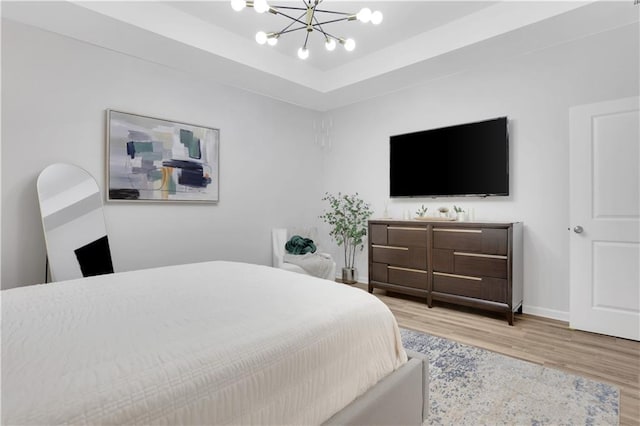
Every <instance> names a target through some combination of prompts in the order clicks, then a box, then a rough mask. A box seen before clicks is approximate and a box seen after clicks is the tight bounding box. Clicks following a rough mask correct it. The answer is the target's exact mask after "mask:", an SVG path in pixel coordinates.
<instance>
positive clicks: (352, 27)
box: [167, 0, 495, 71]
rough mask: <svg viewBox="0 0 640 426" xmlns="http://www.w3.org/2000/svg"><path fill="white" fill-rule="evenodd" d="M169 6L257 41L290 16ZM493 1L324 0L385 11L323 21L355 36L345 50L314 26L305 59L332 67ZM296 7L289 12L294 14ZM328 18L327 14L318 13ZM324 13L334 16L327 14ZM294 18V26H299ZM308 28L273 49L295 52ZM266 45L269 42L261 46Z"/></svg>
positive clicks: (353, 9) (351, 9) (352, 9)
mask: <svg viewBox="0 0 640 426" xmlns="http://www.w3.org/2000/svg"><path fill="white" fill-rule="evenodd" d="M272 3H273V4H274V5H284V6H296V7H304V4H303V0H297V1H279V0H274V1H273V2H272ZM167 4H168V5H170V6H171V7H174V8H176V9H178V10H181V11H183V12H185V13H188V14H190V15H193V16H196V17H199V18H200V19H202V20H203V21H205V22H207V23H209V24H211V25H215V26H217V27H221V28H224V29H225V30H227V31H230V32H232V33H235V34H237V35H238V36H240V37H242V38H246V39H247V40H250V42H252V43H255V41H254V36H255V34H256V33H257V32H258V31H265V32H272V31H277V30H281V29H282V28H284V27H285V26H287V25H289V24H290V23H291V21H290V20H289V19H287V18H285V17H282V16H276V15H273V14H269V13H264V14H259V13H256V12H255V11H254V10H253V9H251V8H245V9H244V10H242V11H241V12H236V11H234V10H233V9H232V8H231V7H230V5H229V1H183V2H170V3H167ZM492 4H495V2H485V1H448V2H446V1H429V2H427V1H424V2H417V1H375V2H353V1H336V0H325V1H324V2H323V3H322V4H321V5H320V7H319V9H326V10H332V11H339V12H348V13H352V14H353V13H357V12H358V11H359V10H360V9H361V8H363V7H365V6H367V7H369V8H370V9H372V10H379V11H381V12H382V13H383V15H384V20H383V23H382V24H380V25H376V26H374V25H373V24H371V23H369V24H363V23H362V22H360V21H350V22H337V23H333V24H329V25H327V26H326V27H325V31H328V32H330V33H334V34H335V35H336V36H338V37H343V38H349V37H350V38H353V39H354V40H356V42H357V48H356V49H355V50H354V51H352V52H347V51H346V50H344V49H342V48H337V49H336V50H335V51H333V52H328V51H327V50H326V49H325V48H324V37H323V36H322V34H320V33H318V32H315V33H312V34H310V35H309V37H310V38H309V45H308V48H309V51H310V56H309V58H308V59H307V60H306V62H307V63H309V64H310V65H311V66H312V67H314V68H317V69H319V70H322V71H326V70H329V69H332V68H336V67H338V66H340V65H344V64H345V63H348V62H351V61H354V60H357V59H360V58H362V57H363V56H366V55H368V54H370V53H373V52H375V51H377V50H380V49H382V48H385V47H389V46H391V45H393V44H396V43H401V42H403V41H405V40H407V39H408V38H410V37H413V36H416V35H418V34H421V33H424V32H427V31H430V30H433V29H434V28H437V27H439V26H441V25H444V24H448V23H449V22H451V21H454V20H455V19H458V18H460V17H461V16H466V15H469V14H472V13H474V12H476V11H478V10H480V9H483V8H486V7H489V6H491V5H492ZM299 14H300V12H297V14H296V13H291V15H296V17H298V15H299ZM322 18H323V20H326V19H324V18H327V16H326V15H325V16H322ZM327 19H336V17H329V18H327ZM299 26H300V25H299V24H296V25H295V27H299ZM305 35H306V31H304V30H301V31H298V32H295V33H292V34H288V35H283V36H282V38H281V39H280V40H279V42H278V44H277V45H276V46H275V47H272V48H271V49H274V50H276V51H278V52H280V53H282V54H283V55H288V56H291V57H296V54H297V51H298V48H299V47H301V46H302V44H303V43H304V38H305ZM264 49H269V47H266V46H265V47H264Z"/></svg>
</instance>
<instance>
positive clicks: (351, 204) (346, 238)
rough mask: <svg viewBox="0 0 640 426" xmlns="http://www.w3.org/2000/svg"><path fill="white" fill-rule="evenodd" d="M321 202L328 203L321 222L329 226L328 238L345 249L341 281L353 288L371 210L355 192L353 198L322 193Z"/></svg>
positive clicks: (340, 194) (346, 195)
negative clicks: (358, 258) (359, 252)
mask: <svg viewBox="0 0 640 426" xmlns="http://www.w3.org/2000/svg"><path fill="white" fill-rule="evenodd" d="M322 200H323V201H328V202H329V206H330V207H331V210H329V211H325V212H324V214H322V215H321V216H320V219H322V220H324V221H325V223H327V224H328V225H330V226H331V231H330V232H329V234H330V235H331V237H332V238H333V239H334V240H335V241H336V243H337V244H338V245H339V246H341V245H344V268H342V281H343V282H345V283H347V284H354V283H356V282H357V281H358V278H357V270H356V268H355V266H354V265H355V260H356V250H357V249H358V248H359V249H360V251H362V250H363V249H364V237H365V236H366V235H367V220H368V219H369V218H370V217H371V215H372V214H373V211H371V206H370V205H369V204H368V203H365V202H364V201H363V200H362V199H361V198H360V197H359V195H358V193H357V192H356V193H355V194H354V195H349V194H344V195H343V194H342V193H340V192H338V195H333V194H329V193H325V196H324V197H323V198H322Z"/></svg>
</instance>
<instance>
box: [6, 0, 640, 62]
mask: <svg viewBox="0 0 640 426" xmlns="http://www.w3.org/2000/svg"><path fill="white" fill-rule="evenodd" d="M0 1H2V0H0ZM269 1H270V0H269ZM275 1H277V0H275ZM300 1H301V2H302V5H303V6H304V7H300V6H289V5H281V6H277V5H269V3H268V0H231V7H232V8H233V9H234V10H236V11H238V12H239V11H241V10H242V9H243V8H245V7H251V8H254V9H255V11H256V12H258V13H265V12H269V13H270V14H272V15H281V16H283V17H285V18H287V19H288V20H289V21H290V22H289V23H288V25H286V26H284V27H282V29H281V30H280V31H277V32H271V33H266V32H264V31H258V32H257V33H256V36H255V39H256V41H257V42H258V43H259V44H269V45H270V46H275V45H276V44H277V43H278V38H279V37H280V36H281V35H283V34H288V33H293V32H297V31H301V30H305V29H306V35H305V38H304V45H303V46H302V47H301V48H300V49H298V57H299V58H300V59H307V58H308V57H309V51H308V49H307V46H308V44H309V34H310V33H312V32H313V31H317V32H319V33H321V34H322V36H323V37H324V39H325V47H326V48H327V50H328V51H333V50H334V49H335V48H336V45H337V43H336V42H339V43H340V44H342V45H343V46H344V49H345V50H347V51H349V52H351V51H352V50H353V49H354V48H355V46H356V43H355V41H354V40H353V39H352V38H342V37H337V36H335V35H333V34H331V33H329V32H327V31H325V27H326V26H328V25H330V24H334V23H336V22H344V21H355V20H358V21H361V22H363V23H367V22H371V23H373V25H378V24H380V23H381V22H382V19H383V17H382V12H380V11H379V10H376V11H373V12H372V11H371V9H369V8H367V7H365V8H362V9H361V10H360V11H359V12H358V13H348V12H340V11H335V10H326V9H324V8H322V9H321V4H322V3H323V1H324V0H300ZM638 1H640V0H638ZM298 4H299V3H298ZM296 10H297V11H298V13H300V16H298V17H296V16H293V14H289V13H291V12H293V11H296ZM289 11H291V12H289ZM293 13H295V12H293ZM295 14H297V13H295ZM318 14H327V15H328V16H323V17H322V18H327V17H328V18H329V19H328V20H325V21H322V22H321V20H320V15H318ZM334 18H335V19H334ZM295 24H298V25H299V27H294V26H295Z"/></svg>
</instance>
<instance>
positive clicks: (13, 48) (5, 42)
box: [2, 21, 322, 288]
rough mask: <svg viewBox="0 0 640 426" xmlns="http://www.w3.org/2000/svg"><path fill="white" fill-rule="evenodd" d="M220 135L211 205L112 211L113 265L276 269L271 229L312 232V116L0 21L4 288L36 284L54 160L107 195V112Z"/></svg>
mask: <svg viewBox="0 0 640 426" xmlns="http://www.w3.org/2000/svg"><path fill="white" fill-rule="evenodd" d="M108 108H113V109H118V110H121V111H127V112H135V113H140V114H144V115H149V116H156V117H161V118H169V119H175V120H177V121H184V122H189V123H196V124H202V125H205V126H211V127H216V128H219V129H220V135H221V136H220V137H221V142H220V169H221V175H220V202H219V204H218V205H209V204H207V205H194V204H188V205H177V204H171V205H157V204H129V203H120V204H107V205H106V208H105V215H106V222H107V229H108V232H109V239H110V244H111V250H112V254H113V260H114V266H115V267H116V269H117V270H120V271H124V270H131V269H140V268H148V267H154V266H160V265H168V264H177V263H186V262H196V261H204V260H211V259H227V260H242V261H248V262H254V263H261V264H270V262H271V248H270V247H271V245H270V244H271V242H270V241H271V236H270V229H271V227H273V226H303V225H309V224H310V223H314V222H315V221H316V219H317V216H318V215H319V214H320V211H321V201H320V198H321V196H322V191H321V184H322V182H321V179H319V178H317V176H318V175H319V173H320V168H321V163H320V162H319V161H317V160H314V158H317V157H318V155H319V148H318V147H317V145H314V144H313V125H312V121H313V114H312V112H311V111H309V110H305V109H302V108H299V107H295V106H291V105H288V104H285V103H282V102H278V101H275V100H271V99H268V98H265V97H261V96H257V95H254V94H251V93H248V92H244V91H240V90H237V89H233V88H229V87H225V86H221V85H215V84H210V83H206V84H205V83H204V82H202V81H198V80H197V79H194V78H193V77H191V76H189V75H186V74H184V73H180V72H177V71H175V70H172V69H169V68H167V67H163V66H159V65H156V64H153V63H149V62H144V61H141V60H138V59H136V58H133V57H129V56H125V55H122V54H119V53H116V52H113V51H109V50H106V49H102V48H99V47H95V46H92V45H89V44H86V43H81V42H78V41H75V40H72V39H69V38H64V37H61V36H58V35H54V34H51V33H47V32H44V31H41V30H38V29H34V28H32V27H27V26H24V25H21V24H17V23H14V22H11V21H3V22H2V248H3V250H2V288H11V287H15V286H20V285H27V284H33V283H39V282H43V280H44V268H45V247H44V239H43V236H42V225H41V222H40V213H39V207H38V202H37V195H36V178H37V176H38V174H39V173H40V171H41V170H42V169H43V168H44V167H46V166H47V165H49V164H51V163H54V162H69V163H74V164H77V165H79V166H81V167H83V168H85V169H86V170H87V171H89V173H91V174H92V175H93V176H94V177H95V178H96V180H97V181H98V185H99V186H100V188H101V189H102V191H104V188H105V110H106V109H108Z"/></svg>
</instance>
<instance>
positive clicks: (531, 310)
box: [336, 274, 569, 322]
mask: <svg viewBox="0 0 640 426" xmlns="http://www.w3.org/2000/svg"><path fill="white" fill-rule="evenodd" d="M341 279H342V275H341V274H336V280H341ZM358 283H359V284H369V277H367V276H365V277H358ZM522 312H524V313H525V314H529V315H535V316H538V317H544V318H550V319H554V320H558V321H564V322H569V312H566V311H558V310H556V309H548V308H541V307H539V306H531V305H526V304H525V305H523V306H522Z"/></svg>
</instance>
